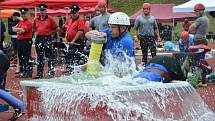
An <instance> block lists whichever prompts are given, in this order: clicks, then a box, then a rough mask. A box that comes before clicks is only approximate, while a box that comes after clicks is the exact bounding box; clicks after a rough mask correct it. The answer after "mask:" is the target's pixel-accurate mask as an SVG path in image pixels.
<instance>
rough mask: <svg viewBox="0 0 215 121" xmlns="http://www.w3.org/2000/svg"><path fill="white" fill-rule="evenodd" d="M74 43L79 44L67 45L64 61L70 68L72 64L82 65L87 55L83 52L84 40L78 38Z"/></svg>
mask: <svg viewBox="0 0 215 121" xmlns="http://www.w3.org/2000/svg"><path fill="white" fill-rule="evenodd" d="M76 43H78V44H80V45H69V48H68V52H67V54H66V63H67V65H68V66H69V67H70V68H69V69H72V67H73V66H78V65H83V64H85V63H86V62H87V57H86V55H85V54H84V52H83V50H84V45H85V42H84V41H82V40H79V41H77V42H76ZM71 71H72V70H71Z"/></svg>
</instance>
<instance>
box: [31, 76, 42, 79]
mask: <svg viewBox="0 0 215 121" xmlns="http://www.w3.org/2000/svg"><path fill="white" fill-rule="evenodd" d="M42 78H43V76H35V77H34V78H33V79H42Z"/></svg>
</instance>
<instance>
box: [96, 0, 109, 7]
mask: <svg viewBox="0 0 215 121" xmlns="http://www.w3.org/2000/svg"><path fill="white" fill-rule="evenodd" d="M106 6H107V2H106V0H100V1H99V2H98V7H106Z"/></svg>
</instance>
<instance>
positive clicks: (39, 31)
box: [33, 16, 57, 36]
mask: <svg viewBox="0 0 215 121" xmlns="http://www.w3.org/2000/svg"><path fill="white" fill-rule="evenodd" d="M33 28H34V29H35V30H36V35H37V36H48V35H51V34H53V30H55V29H56V28H57V23H56V22H55V20H54V19H53V18H52V17H51V16H47V17H46V18H45V19H44V20H41V19H40V17H37V18H35V20H34V24H33Z"/></svg>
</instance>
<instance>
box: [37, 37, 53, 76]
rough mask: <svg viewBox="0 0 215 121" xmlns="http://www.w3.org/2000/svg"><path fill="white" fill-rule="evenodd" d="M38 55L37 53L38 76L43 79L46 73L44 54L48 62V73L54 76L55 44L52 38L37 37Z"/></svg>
mask: <svg viewBox="0 0 215 121" xmlns="http://www.w3.org/2000/svg"><path fill="white" fill-rule="evenodd" d="M35 47H36V53H37V62H38V65H37V76H40V77H42V76H43V71H44V62H43V58H44V54H45V57H46V58H47V62H48V73H49V75H52V76H54V55H53V44H52V37H51V36H37V37H36V42H35Z"/></svg>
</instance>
